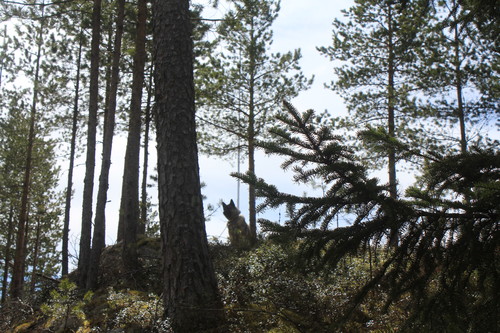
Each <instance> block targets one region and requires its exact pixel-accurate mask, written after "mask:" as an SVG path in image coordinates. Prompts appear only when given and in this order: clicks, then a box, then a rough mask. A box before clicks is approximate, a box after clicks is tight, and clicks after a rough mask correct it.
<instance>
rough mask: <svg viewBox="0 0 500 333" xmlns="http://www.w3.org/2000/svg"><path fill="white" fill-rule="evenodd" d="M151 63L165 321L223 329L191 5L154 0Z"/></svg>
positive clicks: (185, 327) (178, 326)
mask: <svg viewBox="0 0 500 333" xmlns="http://www.w3.org/2000/svg"><path fill="white" fill-rule="evenodd" d="M153 13H154V14H153V15H154V16H153V19H154V46H155V50H154V61H155V87H156V106H157V108H156V111H157V114H156V116H157V118H156V121H157V127H156V128H157V143H158V146H157V147H158V148H157V149H158V181H159V184H158V187H159V209H160V225H161V235H162V245H163V264H164V293H163V297H164V304H165V309H166V310H165V317H167V318H170V319H171V320H172V325H173V328H174V331H175V332H177V333H180V332H198V331H201V330H209V329H215V328H216V327H218V326H219V325H220V324H221V317H222V312H221V311H222V306H221V302H220V300H219V297H218V291H217V282H216V279H215V273H214V269H213V266H212V263H211V260H210V257H209V254H208V242H207V235H206V231H205V223H204V216H203V202H202V197H201V189H200V177H199V166H198V153H197V146H196V129H195V110H194V83H193V42H192V39H191V32H192V30H191V29H192V28H191V21H190V14H189V1H188V0H155V1H154V2H153Z"/></svg>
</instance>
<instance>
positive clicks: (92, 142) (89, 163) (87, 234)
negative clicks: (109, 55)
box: [78, 0, 102, 288]
mask: <svg viewBox="0 0 500 333" xmlns="http://www.w3.org/2000/svg"><path fill="white" fill-rule="evenodd" d="M93 4H94V6H93V9H92V41H91V55H90V62H91V64H90V82H89V114H88V129H87V156H86V162H85V179H84V188H83V203H82V228H81V233H80V251H79V258H78V285H79V286H80V288H85V286H86V283H87V274H88V270H89V265H90V254H91V251H90V242H91V233H92V201H93V192H94V173H95V149H96V132H97V110H98V103H99V101H98V98H99V60H100V56H99V46H100V41H101V7H102V1H101V0H94V2H93Z"/></svg>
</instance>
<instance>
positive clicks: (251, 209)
mask: <svg viewBox="0 0 500 333" xmlns="http://www.w3.org/2000/svg"><path fill="white" fill-rule="evenodd" d="M251 38H252V40H251V41H250V71H251V72H250V86H249V95H250V100H249V112H248V129H247V142H248V172H249V173H250V174H252V175H255V100H254V93H255V66H256V64H255V52H256V50H255V38H254V29H253V19H252V28H251ZM248 215H249V216H248V221H249V226H250V234H251V235H252V242H253V243H255V242H256V240H257V210H256V197H255V186H254V185H253V184H249V185H248Z"/></svg>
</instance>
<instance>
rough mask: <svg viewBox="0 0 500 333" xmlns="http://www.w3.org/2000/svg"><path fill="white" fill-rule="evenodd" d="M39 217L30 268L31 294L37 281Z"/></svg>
mask: <svg viewBox="0 0 500 333" xmlns="http://www.w3.org/2000/svg"><path fill="white" fill-rule="evenodd" d="M41 218H42V217H41V216H38V220H37V223H36V233H35V244H33V264H32V269H31V286H30V293H31V294H32V295H33V294H34V292H35V287H36V282H37V269H38V255H39V252H40V234H41V225H40V219H41Z"/></svg>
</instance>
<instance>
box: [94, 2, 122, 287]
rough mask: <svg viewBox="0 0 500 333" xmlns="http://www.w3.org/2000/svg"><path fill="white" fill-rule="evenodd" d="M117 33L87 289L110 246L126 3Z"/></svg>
mask: <svg viewBox="0 0 500 333" xmlns="http://www.w3.org/2000/svg"><path fill="white" fill-rule="evenodd" d="M116 11H117V14H116V32H115V39H114V43H113V44H114V46H113V58H112V64H111V84H110V94H109V97H108V100H107V103H108V105H107V112H106V120H105V122H104V137H103V143H102V163H101V175H100V176H99V189H98V192H97V203H96V215H95V220H94V234H93V238H92V250H91V254H90V265H89V270H88V277H87V289H91V290H93V289H96V288H97V283H98V274H99V264H100V261H101V252H102V250H103V249H104V247H105V246H106V240H105V236H106V216H105V215H106V202H107V200H108V195H107V194H108V187H109V168H110V167H111V150H112V147H113V136H114V131H115V113H116V96H117V92H118V83H119V80H120V59H121V54H122V53H121V48H122V36H123V20H124V16H125V14H124V13H125V0H119V1H118V3H117V9H116Z"/></svg>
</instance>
